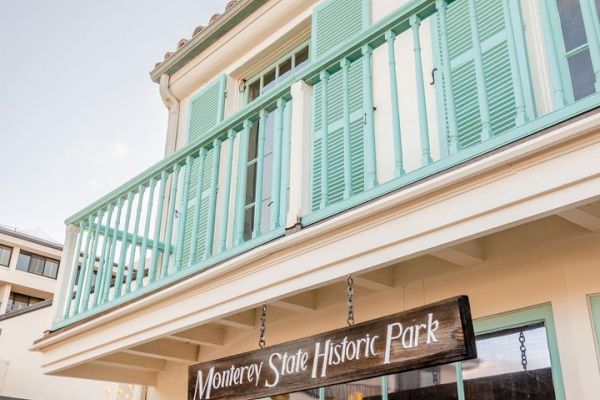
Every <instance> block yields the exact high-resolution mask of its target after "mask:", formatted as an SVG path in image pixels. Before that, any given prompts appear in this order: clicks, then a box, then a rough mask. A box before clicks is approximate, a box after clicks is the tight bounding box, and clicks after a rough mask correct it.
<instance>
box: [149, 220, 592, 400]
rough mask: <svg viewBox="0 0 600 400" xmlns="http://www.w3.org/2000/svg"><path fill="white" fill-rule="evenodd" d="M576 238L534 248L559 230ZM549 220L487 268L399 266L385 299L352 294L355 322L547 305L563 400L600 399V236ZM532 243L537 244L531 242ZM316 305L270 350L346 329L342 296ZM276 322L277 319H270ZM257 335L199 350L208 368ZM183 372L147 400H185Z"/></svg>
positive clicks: (274, 335) (278, 329)
mask: <svg viewBox="0 0 600 400" xmlns="http://www.w3.org/2000/svg"><path fill="white" fill-rule="evenodd" d="M565 229H567V230H572V231H573V232H574V233H577V232H579V233H581V235H580V236H579V238H577V239H573V240H568V241H560V242H559V243H556V242H554V243H552V244H551V245H538V244H535V243H539V239H540V235H541V236H542V238H541V239H542V241H543V239H548V240H551V239H552V237H553V236H556V234H557V232H560V231H561V230H565ZM579 229H580V228H578V227H576V226H574V225H572V224H570V223H567V222H565V221H563V220H561V219H560V218H558V217H552V218H549V219H546V220H542V221H540V222H538V223H535V224H533V225H531V226H529V227H526V228H515V229H511V230H507V231H504V232H500V233H497V234H495V235H493V236H492V237H490V238H488V239H486V240H488V242H487V243H486V251H487V256H488V260H489V261H487V262H485V263H484V264H482V265H479V266H477V267H473V268H465V267H458V266H455V267H452V266H449V265H448V264H447V263H446V264H444V263H441V262H439V260H437V261H436V259H435V258H433V257H431V258H429V259H420V260H419V261H414V262H412V263H411V262H408V263H404V264H403V265H402V269H399V270H398V272H397V279H398V280H397V282H396V287H395V288H394V289H391V290H389V291H385V292H379V293H376V292H369V291H368V290H367V289H360V288H359V289H356V291H357V292H358V293H357V294H358V296H359V297H358V298H357V300H356V301H357V303H356V306H355V307H356V308H355V312H356V317H357V321H358V322H360V321H365V320H369V319H373V318H376V317H379V316H383V315H388V314H392V313H395V312H398V311H401V310H405V309H409V308H412V307H416V306H420V305H423V304H427V303H431V302H434V301H436V300H440V299H444V298H448V297H451V296H455V295H459V294H466V295H468V296H469V297H470V300H471V307H472V311H473V316H474V318H475V319H477V318H482V317H486V316H491V315H495V314H500V313H505V312H510V311H513V310H518V309H522V308H526V307H531V306H535V305H540V304H544V303H550V304H551V306H552V310H553V313H554V320H555V325H556V333H557V336H558V345H559V352H560V362H561V366H562V373H563V378H564V384H565V390H566V395H567V398H568V399H580V400H584V399H585V400H588V399H589V400H593V399H598V398H600V371H599V361H598V358H597V353H596V352H595V351H594V349H595V343H594V336H593V332H592V323H591V316H590V311H589V304H588V298H587V296H588V295H590V294H597V293H600V268H599V267H600V261H599V260H600V235H598V234H595V235H590V234H585V233H584V232H583V231H578V230H579ZM534 236H537V239H535V238H534ZM344 289H345V288H344V286H343V285H340V287H339V290H332V291H331V292H329V293H327V294H326V295H322V296H320V297H319V299H318V303H319V304H318V311H316V312H314V313H305V314H296V313H291V312H289V318H283V319H279V321H278V322H274V323H270V324H268V326H267V344H275V343H280V342H284V341H288V340H293V339H297V338H301V337H305V336H309V335H313V334H316V333H319V332H324V331H327V330H331V329H337V328H341V327H343V326H345V319H346V308H345V290H344ZM273 318H275V317H273ZM257 340H258V338H257V332H251V333H247V334H242V333H238V334H236V336H235V337H229V338H228V345H227V347H226V348H224V349H209V348H205V349H203V350H202V354H201V359H202V360H203V361H204V360H211V359H216V358H220V357H222V356H226V355H231V354H236V353H242V352H245V351H248V350H254V349H256V348H257ZM186 374H187V370H186V369H185V368H184V367H182V366H180V365H175V364H171V365H169V366H168V368H167V369H166V370H165V371H164V372H163V373H161V374H159V379H158V384H157V387H156V388H150V389H149V392H148V399H149V400H184V399H186V381H185V379H184V378H183V377H184V376H186Z"/></svg>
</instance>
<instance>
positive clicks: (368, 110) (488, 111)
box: [54, 0, 600, 328]
mask: <svg viewBox="0 0 600 400" xmlns="http://www.w3.org/2000/svg"><path fill="white" fill-rule="evenodd" d="M580 1H582V2H586V4H587V3H588V2H589V0H580ZM485 3H486V1H481V0H456V1H449V0H412V1H410V2H408V3H406V4H405V5H403V6H401V7H399V8H398V9H397V10H395V11H393V12H391V13H390V14H389V15H388V16H386V17H384V18H383V19H381V20H379V21H378V22H376V23H374V24H372V25H371V26H370V27H368V28H367V29H365V30H363V31H362V32H360V33H359V34H357V35H355V36H353V37H350V38H348V39H347V40H346V41H345V42H343V43H340V44H339V45H337V46H336V47H335V48H332V49H330V50H328V51H327V52H325V53H324V54H320V55H319V56H318V57H317V56H314V55H313V58H312V59H311V62H310V64H309V65H308V66H307V67H306V68H304V69H302V70H300V71H296V72H294V73H293V74H292V75H291V76H290V77H289V78H287V79H286V80H284V81H282V82H280V83H279V84H278V85H277V86H276V87H274V88H272V89H271V90H270V91H269V93H267V94H265V95H263V96H261V97H259V98H258V99H256V100H254V101H253V102H252V103H251V104H249V105H247V106H246V107H244V108H243V109H242V110H241V111H239V112H238V113H236V114H235V115H233V116H231V117H229V118H228V119H226V120H225V121H223V122H222V123H220V124H219V125H218V126H216V127H214V128H213V129H211V130H210V131H208V132H206V134H205V135H204V136H203V138H202V139H201V140H196V141H195V142H192V143H190V144H189V145H188V146H186V147H185V148H183V149H181V150H179V151H177V152H176V153H174V154H172V155H170V156H168V157H167V158H165V159H164V160H162V161H161V162H159V163H157V164H156V165H154V166H153V167H151V168H150V169H148V170H147V171H145V172H143V173H142V174H140V175H139V176H138V177H136V178H134V179H132V180H131V181H129V182H127V183H125V184H124V185H123V186H121V187H120V188H118V189H117V190H115V191H114V192H113V193H110V194H108V195H107V196H105V197H103V198H102V199H100V200H98V201H97V202H95V203H94V204H92V205H91V206H89V207H87V208H86V209H85V210H83V211H81V212H79V213H77V214H76V215H74V216H73V217H71V218H69V219H68V220H67V224H69V225H72V226H75V227H77V228H78V230H79V233H78V238H77V243H76V245H75V249H74V250H73V251H72V254H70V255H68V254H67V255H66V256H67V257H65V258H67V259H70V260H72V262H71V265H69V266H67V267H68V269H69V270H68V271H67V272H66V276H67V278H66V279H65V283H64V284H65V285H66V288H65V289H64V292H65V293H66V294H65V295H64V299H63V301H62V303H61V306H60V308H61V309H60V311H59V313H60V315H59V318H58V319H57V321H56V322H55V325H54V328H60V327H63V326H66V325H69V324H71V323H73V322H75V321H78V320H80V319H82V318H84V317H86V316H89V315H92V314H96V313H98V312H100V311H102V310H106V309H108V308H111V307H114V306H115V305H118V304H121V303H123V302H126V301H128V300H131V299H133V298H135V297H137V296H140V295H142V294H146V293H149V292H152V291H154V290H159V289H160V288H161V287H162V286H165V285H167V284H169V283H172V282H174V281H176V280H179V279H182V278H184V277H186V276H188V275H191V274H194V273H197V272H199V271H202V270H203V269H206V268H208V267H210V266H213V265H215V264H216V263H218V262H220V261H223V260H226V259H228V258H230V257H233V256H235V255H238V254H240V253H242V252H244V251H247V250H249V249H252V248H254V247H256V246H259V245H261V244H264V243H266V242H267V241H270V240H273V239H276V238H278V237H281V236H283V235H284V233H285V221H286V214H287V212H288V187H289V180H290V167H291V165H290V159H291V155H292V154H293V153H294V148H291V147H290V146H291V142H293V140H290V139H291V135H292V134H293V133H292V132H293V131H294V128H293V127H294V126H301V125H302V126H304V125H303V124H301V123H299V121H293V120H292V113H291V108H292V106H293V104H294V102H295V101H296V99H292V90H291V87H292V85H293V84H294V83H296V82H298V81H304V82H305V83H306V84H308V85H311V86H312V87H313V89H314V90H313V93H312V103H313V110H312V115H311V118H312V121H313V127H312V129H311V131H310V132H297V133H294V134H296V135H303V136H306V137H310V141H311V143H312V154H311V155H310V160H304V163H303V165H302V166H300V167H299V166H294V167H295V168H296V169H297V168H300V169H301V172H302V174H308V175H309V176H310V177H311V179H310V180H311V185H310V186H311V189H310V190H311V196H310V198H311V204H308V205H305V206H306V207H303V208H304V209H306V210H308V212H307V213H306V214H305V215H301V216H300V217H301V223H302V226H304V227H307V226H309V225H311V224H313V223H315V222H317V221H321V220H323V219H324V218H328V217H331V216H333V215H335V214H337V213H340V212H343V211H346V210H348V209H350V208H352V207H356V206H359V205H361V204H363V203H365V202H366V201H369V200H371V199H374V198H376V197H378V196H382V195H385V194H387V193H390V192H393V191H396V190H399V189H401V188H402V187H404V186H407V185H409V184H412V183H414V182H417V181H419V180H421V179H424V178H426V177H429V176H432V175H434V174H436V173H440V172H442V171H444V170H447V169H449V168H452V167H455V166H457V165H459V164H461V163H463V162H465V161H467V160H470V159H472V158H474V157H477V156H480V155H482V154H485V153H487V152H490V151H492V150H496V149H499V148H501V147H502V146H505V145H507V144H509V143H511V142H514V141H516V140H519V139H521V138H524V137H526V136H528V135H531V134H534V133H536V132H539V131H540V130H542V129H544V128H547V127H551V126H553V125H555V124H557V123H559V122H562V121H565V120H567V119H569V118H572V117H574V116H577V115H578V114H581V113H583V112H585V111H588V110H591V109H593V108H596V107H598V106H599V105H600V94H598V93H593V94H591V95H588V96H586V97H583V98H581V99H577V98H575V96H573V92H574V91H573V88H572V87H570V86H568V85H567V84H565V79H564V76H562V75H561V71H563V72H564V68H565V64H566V58H565V57H567V56H568V55H569V54H570V53H569V52H567V51H566V50H565V49H563V50H560V43H559V42H557V41H558V39H557V38H560V31H559V28H557V26H556V21H554V22H552V21H546V22H544V23H543V29H544V35H543V37H544V38H545V40H546V47H548V49H547V51H546V55H547V57H548V67H549V70H550V78H549V82H546V84H547V86H548V87H550V88H551V90H550V97H551V99H552V101H551V102H552V103H553V104H552V108H551V109H548V110H543V108H542V107H540V105H539V103H540V102H539V100H538V99H536V98H535V95H534V91H533V89H532V84H531V82H532V78H531V76H532V68H531V67H530V65H529V61H528V59H527V50H528V49H527V45H528V44H527V43H526V41H525V38H524V35H523V25H522V24H523V22H522V20H521V11H520V6H519V2H518V1H516V0H493V1H491V0H489V1H488V2H487V3H488V5H489V7H490V8H489V9H486V8H485V7H484V6H482V4H485ZM539 7H540V12H541V15H550V14H551V12H550V11H549V7H550V5H549V2H545V1H541V2H540V4H539ZM590 7H592V4H591V3H590V4H587V5H586V8H584V9H585V10H589V9H590ZM502 15H504V16H507V15H510V16H511V18H510V19H505V20H504V22H502V24H501V25H498V26H499V27H495V25H494V29H483V28H481V25H480V23H479V22H478V21H482V20H485V21H488V22H489V21H495V20H496V19H498V18H502ZM549 18H550V17H549ZM584 22H585V24H586V27H585V28H586V32H590V34H593V35H600V25H599V24H598V18H596V17H595V16H594V17H590V16H586V18H585V21H584ZM469 24H470V25H469ZM426 25H428V27H429V29H424V28H423V27H424V26H426ZM457 32H458V33H457ZM425 35H427V36H428V38H429V39H428V41H425V40H423V37H424V36H425ZM465 35H466V36H465ZM465 37H466V38H468V40H469V41H470V43H471V44H470V48H469V49H470V50H469V51H468V55H465V54H466V53H464V51H463V50H464V46H465V45H464V40H466V39H465ZM402 40H404V42H403V43H405V44H406V43H410V46H409V49H408V48H407V46H406V45H405V46H404V47H403V46H401V45H399V42H401V41H402ZM407 40H408V41H407ZM598 41H599V38H598V37H595V36H594V37H593V38H590V39H589V47H593V48H596V47H597V43H598ZM426 42H429V43H427V44H428V47H430V46H431V43H435V48H434V50H433V53H427V52H431V49H429V48H427V47H425V46H424V43H426ZM461 49H462V50H461ZM461 51H462V52H463V53H461ZM431 54H433V67H434V68H433V71H429V70H425V65H426V63H427V62H428V61H427V60H428V59H429V58H431V57H430V55H431ZM590 54H591V57H593V58H594V59H593V60H592V61H593V63H592V64H593V65H594V66H595V65H600V59H597V58H600V52H595V51H592V52H590ZM426 56H427V57H426ZM561 57H562V58H561ZM465 60H467V61H465ZM507 60H508V61H507ZM353 65H360V66H361V69H362V82H361V84H360V85H356V87H360V91H361V92H360V93H355V92H353V90H356V89H353V87H351V85H350V84H349V80H350V73H351V70H352V66H353ZM409 65H410V67H408V66H409ZM376 66H377V67H379V69H378V71H379V73H381V71H382V69H381V67H382V66H383V67H385V73H384V74H383V75H385V76H384V77H382V76H377V77H375V78H377V79H374V67H376ZM465 66H466V67H465ZM465 71H467V72H465ZM431 74H433V78H434V82H433V84H434V85H433V86H431V87H429V85H428V80H429V77H430V75H431ZM563 75H564V74H563ZM425 77H427V81H426V80H425V79H426V78H425ZM599 77H600V76H599ZM382 79H383V82H384V83H383V84H382V83H381V81H382ZM376 81H378V83H377V82H376ZM465 82H466V83H467V84H465ZM407 83H408V86H407V85H406V84H407ZM335 85H339V86H335ZM402 85H404V86H402ZM402 87H404V88H406V87H411V88H412V89H411V90H412V91H414V92H410V93H409V94H408V95H410V96H411V98H410V99H409V101H410V102H412V103H413V104H414V105H413V107H414V110H415V111H414V112H413V113H408V112H406V110H403V109H402V105H403V104H407V103H406V96H407V93H405V90H404V89H403V90H400V88H402ZM432 93H433V94H432ZM569 93H570V94H569ZM568 94H569V95H568ZM333 96H339V97H341V98H339V97H336V98H334V97H333ZM432 96H433V97H434V100H433V104H436V109H437V111H436V112H432V111H431V108H432ZM357 98H360V99H361V101H362V112H363V118H362V122H361V119H360V118H359V119H358V121H359V122H360V127H359V128H357V122H356V121H357V118H356V115H354V114H356V111H355V110H350V104H351V103H353V102H356V99H357ZM383 105H385V106H386V107H387V108H386V107H382V106H383ZM336 107H337V108H336ZM384 109H385V110H384ZM386 110H387V111H386ZM351 111H352V112H351ZM353 113H354V114H353ZM332 114H335V115H337V116H338V117H339V120H337V121H334V122H332V123H329V121H330V120H331V117H330V116H331V115H332ZM305 117H306V116H302V118H303V119H304V118H305ZM359 117H360V116H359ZM267 118H274V123H273V126H274V134H273V135H274V136H273V149H272V152H273V166H272V168H270V169H269V170H270V171H271V172H269V176H268V179H255V180H254V181H253V180H249V179H248V176H247V175H246V174H247V168H246V167H247V166H248V165H249V164H251V163H252V162H253V161H251V160H249V159H248V147H249V145H248V143H249V136H250V134H251V129H252V127H254V126H256V124H257V121H258V127H259V128H258V131H257V132H255V134H256V137H257V138H258V139H257V141H256V143H258V149H257V150H256V154H255V155H253V157H254V158H255V161H254V162H255V163H256V165H255V171H256V174H257V176H263V175H264V174H265V165H264V155H265V151H266V150H265V148H264V143H265V126H266V125H268V124H267V123H266V121H267ZM315 121H321V122H320V123H319V125H320V126H317V125H318V124H317V123H316V122H315ZM356 129H359V132H360V140H359V141H356V140H355V139H356V138H355V137H354V138H353V135H356ZM380 141H383V142H384V143H387V144H389V145H384V146H381V145H379V146H378V144H379V143H380ZM300 142H301V141H300ZM357 143H358V144H357ZM269 151H271V150H269ZM414 155H416V157H415V156H414ZM411 158H412V161H410V159H411ZM317 159H318V160H320V162H318V163H317V162H315V160H317ZM415 160H416V161H415ZM249 182H250V183H249ZM265 182H269V183H270V185H271V187H270V188H267V187H265V186H264V183H265ZM248 184H250V185H254V187H253V188H252V189H253V190H252V192H254V198H255V199H258V201H255V205H256V204H258V203H260V202H261V201H262V200H264V194H265V193H267V192H269V196H270V198H269V200H270V201H269V203H270V205H269V207H268V210H267V211H265V209H264V208H263V207H261V206H258V207H254V208H253V209H252V208H249V206H248V201H247V196H246V195H247V192H248V190H247V189H248V187H247V185H248ZM291 192H293V190H291V191H290V193H291ZM296 195H298V194H296ZM302 197H303V198H304V197H305V196H302ZM265 212H267V213H268V214H269V215H268V218H266V219H265V215H264V214H265ZM295 217H296V216H294V218H292V219H294V221H295ZM265 220H267V221H268V222H267V223H266V224H265V223H263V222H262V221H265Z"/></svg>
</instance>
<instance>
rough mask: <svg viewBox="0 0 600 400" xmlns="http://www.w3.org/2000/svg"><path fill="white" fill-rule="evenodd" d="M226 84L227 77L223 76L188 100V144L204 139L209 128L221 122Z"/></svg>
mask: <svg viewBox="0 0 600 400" xmlns="http://www.w3.org/2000/svg"><path fill="white" fill-rule="evenodd" d="M226 82H227V77H226V76H225V75H223V76H221V77H219V78H217V79H215V80H214V81H213V82H211V83H209V84H208V85H207V86H206V87H205V88H204V89H202V90H201V91H200V92H199V93H198V94H196V95H195V96H194V97H192V99H191V100H190V115H189V127H188V143H191V142H193V141H195V140H197V139H199V138H202V137H205V136H206V133H207V132H208V131H209V130H210V129H211V128H213V127H214V126H215V125H217V124H218V123H219V122H221V121H222V120H223V110H224V109H225V85H226Z"/></svg>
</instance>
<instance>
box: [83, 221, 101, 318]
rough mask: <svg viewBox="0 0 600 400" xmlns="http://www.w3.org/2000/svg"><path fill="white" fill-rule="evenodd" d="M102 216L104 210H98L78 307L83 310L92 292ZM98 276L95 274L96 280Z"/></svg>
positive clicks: (86, 306)
mask: <svg viewBox="0 0 600 400" xmlns="http://www.w3.org/2000/svg"><path fill="white" fill-rule="evenodd" d="M103 218H104V210H103V209H100V211H98V222H96V226H95V227H94V244H93V245H92V251H91V256H90V257H89V259H88V266H87V274H86V276H85V284H84V286H85V287H84V291H83V296H82V297H81V299H80V300H81V304H80V309H81V310H82V312H85V311H87V310H88V308H89V307H90V294H91V292H92V284H93V282H94V270H95V269H96V254H97V253H98V242H99V239H100V229H101V226H102V219H103ZM97 280H98V276H97V275H96V281H97Z"/></svg>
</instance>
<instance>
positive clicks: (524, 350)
mask: <svg viewBox="0 0 600 400" xmlns="http://www.w3.org/2000/svg"><path fill="white" fill-rule="evenodd" d="M519 343H521V346H520V347H519V350H521V365H522V366H523V371H527V347H525V333H523V331H521V333H519Z"/></svg>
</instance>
